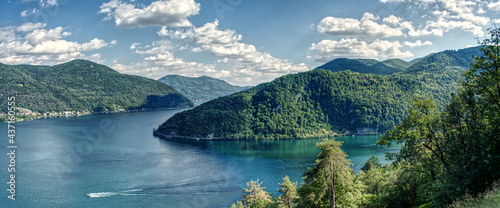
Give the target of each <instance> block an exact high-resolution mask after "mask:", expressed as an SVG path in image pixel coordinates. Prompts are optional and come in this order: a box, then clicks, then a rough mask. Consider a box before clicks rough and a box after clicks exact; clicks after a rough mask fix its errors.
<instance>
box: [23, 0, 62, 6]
mask: <svg viewBox="0 0 500 208" xmlns="http://www.w3.org/2000/svg"><path fill="white" fill-rule="evenodd" d="M22 1H23V2H32V1H36V2H38V5H40V6H41V7H53V6H57V5H59V1H58V0H22Z"/></svg>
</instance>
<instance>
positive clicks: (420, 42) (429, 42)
mask: <svg viewBox="0 0 500 208" xmlns="http://www.w3.org/2000/svg"><path fill="white" fill-rule="evenodd" d="M404 44H405V45H406V46H408V47H411V48H413V47H420V46H428V45H432V42H431V41H428V40H427V41H425V42H422V41H421V40H417V41H415V42H409V41H405V42H404Z"/></svg>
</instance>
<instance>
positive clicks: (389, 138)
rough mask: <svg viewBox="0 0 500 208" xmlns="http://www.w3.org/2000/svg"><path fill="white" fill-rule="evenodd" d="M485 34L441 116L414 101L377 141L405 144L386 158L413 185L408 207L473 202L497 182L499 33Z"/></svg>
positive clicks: (499, 150)
mask: <svg viewBox="0 0 500 208" xmlns="http://www.w3.org/2000/svg"><path fill="white" fill-rule="evenodd" d="M490 32H491V39H486V40H485V41H484V42H483V44H482V48H481V53H482V54H481V55H480V56H478V57H476V58H475V60H474V62H472V64H471V66H472V69H470V70H468V71H467V72H466V73H465V80H463V83H462V86H461V88H460V89H459V90H458V91H457V93H456V94H452V96H451V102H450V103H449V104H448V105H447V106H446V108H445V109H444V110H443V111H440V110H439V108H438V107H437V105H436V104H435V103H434V102H433V101H432V100H431V99H418V98H417V99H415V100H413V106H412V107H411V109H410V113H409V115H408V116H407V117H406V118H405V120H404V121H403V123H402V124H401V125H400V126H398V127H396V128H394V129H393V130H391V131H388V132H387V133H386V134H385V135H384V136H383V137H382V138H381V139H380V141H379V144H383V145H388V146H390V144H391V142H397V143H403V142H404V143H405V144H404V146H403V147H402V148H401V151H400V152H399V153H397V154H394V155H391V157H392V158H393V159H396V162H405V163H408V165H409V166H408V167H409V168H405V170H404V171H403V172H402V173H404V174H406V175H407V176H408V177H407V178H408V179H410V181H415V182H416V183H414V185H413V186H411V187H408V193H406V195H411V194H412V193H413V196H414V197H412V198H411V199H408V200H411V201H413V202H414V203H412V206H414V205H418V204H430V203H432V205H433V206H437V207H442V206H444V205H446V204H449V203H451V202H452V201H453V200H454V199H456V198H459V197H460V196H463V195H466V196H467V195H470V196H472V197H474V196H476V195H478V194H480V193H481V192H484V191H485V190H486V188H487V187H488V186H490V185H491V184H492V183H493V181H495V180H498V179H499V178H500V173H498V170H499V169H500V148H499V140H500V139H499V137H498V135H500V130H499V124H500V122H499V121H500V104H499V103H498V101H500V48H499V42H500V29H498V28H495V29H492V30H491V31H490ZM403 176H404V175H403ZM399 181H402V180H401V179H399V180H398V183H399ZM408 183H409V182H404V184H408ZM421 190H425V191H426V192H427V194H421V193H422V191H421ZM399 195H402V194H399Z"/></svg>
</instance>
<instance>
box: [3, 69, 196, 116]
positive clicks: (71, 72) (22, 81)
mask: <svg viewBox="0 0 500 208" xmlns="http://www.w3.org/2000/svg"><path fill="white" fill-rule="evenodd" d="M0 85H1V87H0V99H1V102H0V104H1V105H0V106H1V110H2V112H4V111H5V110H6V109H7V102H6V101H7V96H15V97H16V101H17V102H16V106H17V107H21V108H24V109H28V110H31V111H32V112H38V113H47V112H63V111H80V112H89V113H92V112H96V113H98V112H105V111H114V110H134V109H141V108H177V107H190V106H193V103H192V102H190V101H189V100H188V99H187V98H185V97H184V96H182V95H181V94H179V93H178V92H177V91H176V90H175V89H173V88H172V87H170V86H167V85H165V84H163V83H159V82H157V81H155V80H151V79H147V78H143V77H139V76H132V75H124V74H120V73H118V72H116V71H114V70H112V69H111V68H109V67H106V66H104V65H100V64H97V63H93V62H90V61H85V60H74V61H71V62H67V63H63V64H59V65H55V66H33V65H16V66H11V65H4V64H0ZM4 113H5V112H4Z"/></svg>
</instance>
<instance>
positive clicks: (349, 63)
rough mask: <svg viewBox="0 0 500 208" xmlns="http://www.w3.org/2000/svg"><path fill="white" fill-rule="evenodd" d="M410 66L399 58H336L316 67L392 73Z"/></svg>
mask: <svg viewBox="0 0 500 208" xmlns="http://www.w3.org/2000/svg"><path fill="white" fill-rule="evenodd" d="M410 66H411V64H410V63H409V62H406V61H404V60H401V59H389V60H385V61H377V60H374V59H348V58H337V59H334V60H332V61H330V62H328V63H326V64H324V65H322V66H319V67H318V68H319V69H325V70H329V71H332V72H338V71H345V70H350V71H353V72H359V73H372V74H394V73H397V72H400V71H403V70H405V69H407V68H408V67H410Z"/></svg>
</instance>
